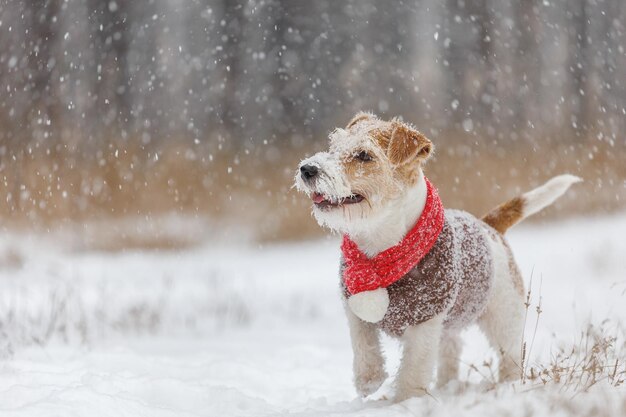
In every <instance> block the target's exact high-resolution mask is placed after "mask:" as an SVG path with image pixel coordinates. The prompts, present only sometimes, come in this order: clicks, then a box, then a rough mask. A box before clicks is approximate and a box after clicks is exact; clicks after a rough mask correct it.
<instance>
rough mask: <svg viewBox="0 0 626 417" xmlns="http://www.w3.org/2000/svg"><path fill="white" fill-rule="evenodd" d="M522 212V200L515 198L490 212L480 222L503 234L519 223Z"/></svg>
mask: <svg viewBox="0 0 626 417" xmlns="http://www.w3.org/2000/svg"><path fill="white" fill-rule="evenodd" d="M523 212H524V199H523V198H522V197H515V198H513V199H511V200H509V201H507V202H506V203H503V204H501V205H499V206H498V207H496V208H495V209H493V210H491V211H490V212H489V213H487V214H486V215H485V216H483V218H482V220H483V221H484V222H485V223H487V224H488V225H489V226H491V227H493V228H494V229H496V230H497V231H498V232H500V233H502V234H504V232H506V231H507V229H508V228H510V227H511V226H513V225H514V224H515V223H517V222H518V221H520V219H521V218H522V216H523Z"/></svg>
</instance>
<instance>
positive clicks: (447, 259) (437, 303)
mask: <svg viewBox="0 0 626 417" xmlns="http://www.w3.org/2000/svg"><path fill="white" fill-rule="evenodd" d="M488 233H493V230H492V229H491V228H490V227H489V226H488V225H486V224H485V223H483V222H481V221H480V220H478V219H476V218H475V217H474V216H472V215H470V214H468V213H466V212H463V211H459V210H446V212H445V222H444V226H443V230H442V231H441V234H440V235H439V238H438V239H437V242H436V243H435V245H434V246H433V248H432V249H431V250H430V252H429V253H428V254H427V255H426V256H425V257H424V258H423V259H422V260H421V261H420V263H418V264H417V265H416V266H415V267H414V268H413V269H412V270H411V271H409V273H407V274H406V275H405V276H404V277H402V278H401V279H399V280H398V281H396V282H394V283H393V284H391V285H390V286H389V287H387V291H388V292H389V308H388V309H387V313H386V314H385V316H384V317H383V319H382V320H381V321H379V322H378V323H376V325H377V326H378V327H379V328H380V329H382V330H383V331H385V332H386V333H387V334H389V335H391V336H397V337H399V336H402V334H403V333H404V330H405V329H406V328H407V327H408V326H413V325H416V324H419V323H423V322H425V321H427V320H430V319H431V318H433V317H434V316H436V315H438V314H441V313H445V314H446V319H445V322H444V324H445V326H446V327H448V328H452V327H463V326H465V325H467V324H469V323H470V322H472V321H473V320H475V319H476V318H477V317H478V316H479V315H480V314H481V313H482V311H483V310H484V308H485V306H486V303H487V299H488V295H489V291H490V289H491V284H492V276H493V260H492V257H491V253H490V250H489V246H488V245H489V243H488V240H487V239H488V238H487V234H488ZM343 268H344V262H343V259H342V260H341V271H340V274H339V276H340V277H341V276H342V271H343ZM341 288H342V294H343V298H344V301H345V300H347V297H348V296H349V295H350V294H349V292H348V290H347V289H346V287H345V285H344V283H343V279H341Z"/></svg>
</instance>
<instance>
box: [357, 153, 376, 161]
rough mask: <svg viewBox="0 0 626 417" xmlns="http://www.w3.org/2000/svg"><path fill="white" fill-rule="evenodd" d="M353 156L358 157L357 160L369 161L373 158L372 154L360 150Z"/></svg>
mask: <svg viewBox="0 0 626 417" xmlns="http://www.w3.org/2000/svg"><path fill="white" fill-rule="evenodd" d="M354 157H355V158H356V159H358V160H359V161H363V162H369V161H371V160H372V159H373V158H372V155H370V154H369V153H367V152H366V151H361V152H359V153H357V154H356V155H354Z"/></svg>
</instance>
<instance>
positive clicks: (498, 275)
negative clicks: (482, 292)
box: [478, 241, 524, 382]
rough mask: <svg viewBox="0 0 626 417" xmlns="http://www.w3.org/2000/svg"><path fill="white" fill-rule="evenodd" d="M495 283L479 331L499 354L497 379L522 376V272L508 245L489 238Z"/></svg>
mask: <svg viewBox="0 0 626 417" xmlns="http://www.w3.org/2000/svg"><path fill="white" fill-rule="evenodd" d="M492 254H493V255H494V273H495V275H494V283H493V289H492V293H491V298H490V300H489V303H488V304H487V308H486V309H485V312H484V313H483V315H482V316H481V317H480V319H479V320H478V324H479V326H480V328H481V329H482V331H483V332H484V333H485V335H486V336H487V339H489V342H490V343H491V345H492V346H493V348H494V349H495V350H496V351H497V352H498V354H499V357H500V366H499V379H500V381H501V382H502V381H510V380H514V379H518V378H520V377H521V372H522V370H521V364H522V350H521V346H522V331H523V329H524V298H523V284H522V281H521V274H520V272H519V269H518V268H517V265H516V264H515V260H513V257H512V254H511V252H510V250H509V248H508V247H506V246H505V245H504V243H502V242H500V241H493V242H492Z"/></svg>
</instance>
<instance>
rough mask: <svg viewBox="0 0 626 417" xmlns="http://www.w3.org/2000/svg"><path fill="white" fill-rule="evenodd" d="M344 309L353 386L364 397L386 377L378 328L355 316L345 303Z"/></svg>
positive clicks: (372, 391) (373, 390)
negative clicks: (348, 337) (350, 346)
mask: <svg viewBox="0 0 626 417" xmlns="http://www.w3.org/2000/svg"><path fill="white" fill-rule="evenodd" d="M345 310H346V315H347V316H348V325H349V326H350V338H351V339H352V351H353V353H354V359H353V369H354V386H355V388H356V391H357V393H358V394H359V395H360V396H362V397H366V396H368V395H370V394H373V393H374V392H376V390H377V389H378V388H380V386H381V385H382V384H383V382H385V379H386V378H387V373H386V372H385V359H384V358H383V354H382V351H381V349H380V338H379V334H378V329H376V327H375V325H374V324H373V323H367V322H365V321H363V320H361V319H359V318H358V317H357V316H355V315H354V313H353V312H352V311H351V310H350V308H349V307H348V306H347V305H346V308H345Z"/></svg>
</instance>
